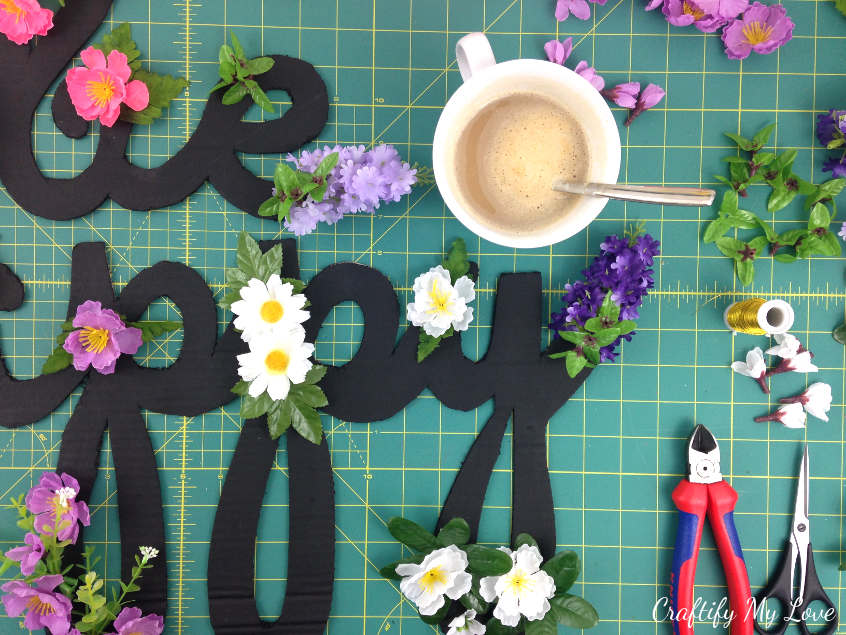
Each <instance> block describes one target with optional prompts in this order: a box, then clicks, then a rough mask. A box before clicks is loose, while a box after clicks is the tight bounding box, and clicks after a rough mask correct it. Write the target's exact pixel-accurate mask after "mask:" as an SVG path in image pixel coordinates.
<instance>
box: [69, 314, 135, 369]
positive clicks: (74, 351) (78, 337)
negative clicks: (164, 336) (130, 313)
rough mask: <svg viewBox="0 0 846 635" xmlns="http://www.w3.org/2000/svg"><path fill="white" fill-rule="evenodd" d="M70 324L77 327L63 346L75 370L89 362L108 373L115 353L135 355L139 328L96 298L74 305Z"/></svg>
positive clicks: (118, 354) (88, 364)
mask: <svg viewBox="0 0 846 635" xmlns="http://www.w3.org/2000/svg"><path fill="white" fill-rule="evenodd" d="M73 326H74V328H75V329H76V330H74V331H71V332H70V334H69V335H68V337H67V339H66V340H65V343H64V344H63V347H64V349H65V350H66V351H67V352H68V353H70V354H71V355H73V367H74V368H75V369H76V370H80V371H82V370H87V369H88V367H89V366H91V367H92V368H93V369H94V370H96V371H97V372H98V373H100V374H102V375H111V374H112V373H114V372H115V364H116V363H117V359H118V357H120V356H121V355H124V354H126V355H134V354H135V353H137V352H138V349H139V348H141V343H142V339H141V329H138V328H135V327H128V326H126V324H124V323H123V320H121V319H120V316H119V315H118V314H117V313H115V312H114V311H112V310H111V309H104V308H103V305H102V304H100V303H99V302H97V301H96V300H86V301H85V302H83V303H82V304H80V305H79V306H78V307H77V309H76V317H74V319H73Z"/></svg>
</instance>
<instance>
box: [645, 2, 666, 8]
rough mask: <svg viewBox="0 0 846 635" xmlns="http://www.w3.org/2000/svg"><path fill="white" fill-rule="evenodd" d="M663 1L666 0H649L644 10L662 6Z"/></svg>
mask: <svg viewBox="0 0 846 635" xmlns="http://www.w3.org/2000/svg"><path fill="white" fill-rule="evenodd" d="M665 1H666V0H649V2H647V3H646V10H647V11H653V10H655V9H657V8H658V7H660V6H663V5H664V2H665Z"/></svg>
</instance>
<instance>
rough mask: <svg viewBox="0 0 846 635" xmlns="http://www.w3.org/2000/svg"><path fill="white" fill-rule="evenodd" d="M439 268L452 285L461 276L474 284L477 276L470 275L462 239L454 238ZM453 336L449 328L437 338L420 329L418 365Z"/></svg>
mask: <svg viewBox="0 0 846 635" xmlns="http://www.w3.org/2000/svg"><path fill="white" fill-rule="evenodd" d="M441 266H442V267H443V268H444V269H446V270H447V271H448V272H449V279H450V282H451V283H452V284H453V285H454V284H455V283H456V282H457V281H458V279H459V278H460V277H461V276H468V277H469V278H470V279H471V280H472V281H473V282H476V279H477V278H478V274H476V275H474V274H471V273H470V260H469V258H468V256H467V243H465V242H464V239H463V238H456V239H455V240H454V241H453V242H452V245H450V248H449V251H447V253H446V256H445V257H444V259H443V260H441ZM453 335H455V329H454V328H452V327H451V326H450V327H449V329H448V330H447V331H446V332H445V333H444V334H443V335H441V336H439V337H434V336H432V335H429V334H428V333H426V332H425V331H424V330H423V329H422V328H421V329H420V335H419V336H418V340H417V362H418V363H420V362H422V361H423V360H424V359H426V358H427V357H429V355H431V354H432V353H433V352H434V351H435V349H436V348H438V346H440V344H441V341H443V340H445V339H446V338H448V337H452V336H453Z"/></svg>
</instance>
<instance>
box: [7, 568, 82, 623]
mask: <svg viewBox="0 0 846 635" xmlns="http://www.w3.org/2000/svg"><path fill="white" fill-rule="evenodd" d="M63 582H64V578H63V577H62V576H61V575H45V576H41V577H40V578H37V579H36V580H33V582H32V584H34V586H30V585H29V584H27V583H26V582H24V581H23V580H12V581H11V582H7V583H6V584H4V585H3V586H2V587H0V589H2V590H3V591H5V592H6V595H4V596H3V605H4V606H5V608H6V615H8V616H9V617H17V616H19V615H21V614H22V613H24V612H26V616H25V617H24V627H25V628H27V629H28V630H30V631H37V630H39V629H42V628H46V629H47V630H48V631H49V632H50V633H51V634H52V635H63V634H64V633H67V632H68V630H69V629H70V620H71V608H72V606H71V602H70V600H69V599H67V598H66V597H65V596H64V595H62V594H61V593H59V592H58V591H54V589H55V588H56V587H57V586H59V585H60V584H62V583H63Z"/></svg>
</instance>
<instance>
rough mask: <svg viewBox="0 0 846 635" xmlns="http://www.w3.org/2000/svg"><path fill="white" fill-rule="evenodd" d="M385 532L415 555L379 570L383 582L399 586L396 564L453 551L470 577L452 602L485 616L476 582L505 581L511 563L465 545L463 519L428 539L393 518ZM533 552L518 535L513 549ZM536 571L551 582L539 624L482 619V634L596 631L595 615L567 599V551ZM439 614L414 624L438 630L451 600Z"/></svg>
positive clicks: (574, 561)
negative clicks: (550, 595)
mask: <svg viewBox="0 0 846 635" xmlns="http://www.w3.org/2000/svg"><path fill="white" fill-rule="evenodd" d="M388 531H389V532H390V533H391V535H392V536H393V537H394V538H395V539H396V540H398V541H399V542H401V543H402V544H403V545H405V546H406V547H408V548H409V549H411V550H412V551H415V552H417V553H415V554H414V555H412V556H409V557H407V558H403V559H402V560H398V561H397V562H392V563H391V564H389V565H387V566H385V567H382V568H381V569H380V570H379V573H380V574H381V575H382V577H384V578H386V579H388V580H401V579H402V576H400V575H399V574H397V572H396V569H397V566H398V565H400V564H407V563H413V564H420V563H421V562H423V560H424V559H425V558H426V556H427V555H429V554H430V553H432V552H433V551H435V550H436V549H443V548H445V547H449V546H455V547H458V548H459V549H461V550H462V551H463V552H464V553H465V554H466V555H467V569H468V571H469V573H470V576H471V579H472V581H471V584H470V591H468V592H467V593H466V594H464V595H463V596H461V597H460V598H459V599H458V600H457V601H458V602H460V603H461V605H462V606H463V607H464V608H465V609H468V610H470V609H472V610H474V611H476V613H477V615H478V616H484V615H485V614H486V613H487V612H488V611H489V610H490V604H489V603H488V602H487V601H486V600H485V599H484V598H483V597H482V595H481V593H480V592H479V584H480V582H481V579H482V578H485V577H490V576H500V575H505V574H506V573H508V572H509V571H511V567H512V561H511V557H510V556H509V555H508V554H506V553H504V552H502V551H500V550H499V549H494V548H492V547H486V546H484V545H479V544H472V543H470V542H469V541H470V526H469V525H468V524H467V521H465V520H464V519H463V518H453V519H452V520H450V521H449V522H448V523H447V524H446V525H444V526H443V527H442V528H441V530H440V531H439V532H438V535H437V536H435V535H434V534H432V533H430V532H429V531H428V530H426V529H425V528H424V527H421V526H420V525H418V524H417V523H415V522H413V521H411V520H408V519H406V518H400V517H395V518H391V519H390V520H389V521H388ZM524 544H525V545H530V546H533V547H537V546H538V543H537V542H536V541H535V539H534V538H532V537H531V536H530V535H529V534H520V535H518V536H517V538H516V539H515V542H514V549H519V548H520V546H521V545H524ZM541 569H542V570H543V571H545V572H546V573H547V574H549V575H550V576H551V577H552V579H553V581H554V582H555V596H554V597H553V598H552V599H551V600H550V601H549V604H550V607H551V608H550V610H549V611H548V612H547V614H546V615H545V616H544V618H543V619H542V620H535V621H528V620H526V618H525V617H524V618H521V620H520V623H519V624H518V625H517V626H516V627H511V626H505V625H503V624H502V623H501V622H500V621H499V620H498V619H496V618H495V617H491V618H490V619H488V621H487V623H486V624H485V626H486V627H487V631H486V632H487V633H491V634H493V635H519V634H521V633H524V634H525V635H550V634H554V633H557V632H558V624H563V625H564V626H568V627H570V628H576V629H584V628H591V627H593V626H596V624H598V623H599V615H597V613H596V609H595V608H593V606H592V605H591V604H590V603H589V602H587V601H586V600H584V599H583V598H581V597H579V596H577V595H572V594H570V593H568V591H569V590H570V588H571V587H572V586H573V584H574V583H575V582H576V580H577V579H578V577H579V572H580V570H581V563H580V562H579V556H578V555H577V554H576V553H575V552H573V551H561V552H559V553H557V554H555V555H554V556H553V557H552V558H550V559H549V560H547V561H546V562H545V563H544V564H543V565H542V566H541ZM444 600H445V602H444V605H443V606H442V607H441V609H440V610H439V611H438V612H437V613H435V614H434V615H420V619H421V620H423V621H424V622H425V623H427V624H432V625H434V624H438V623H439V622H441V621H443V619H444V618H445V617H446V616H447V614H448V613H449V611H450V608H451V607H452V602H453V601H452V600H450V599H449V598H444Z"/></svg>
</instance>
